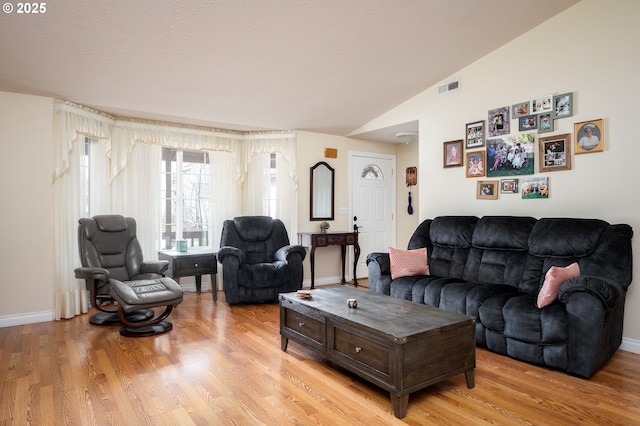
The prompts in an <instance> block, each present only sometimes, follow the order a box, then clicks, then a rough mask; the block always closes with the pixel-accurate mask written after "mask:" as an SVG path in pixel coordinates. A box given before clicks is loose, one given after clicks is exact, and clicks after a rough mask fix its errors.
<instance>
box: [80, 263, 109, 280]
mask: <svg viewBox="0 0 640 426" xmlns="http://www.w3.org/2000/svg"><path fill="white" fill-rule="evenodd" d="M73 272H74V273H75V275H76V278H78V279H81V280H96V281H103V282H109V275H110V274H109V271H108V270H106V269H104V268H93V267H87V266H83V267H81V268H76V269H74V270H73Z"/></svg>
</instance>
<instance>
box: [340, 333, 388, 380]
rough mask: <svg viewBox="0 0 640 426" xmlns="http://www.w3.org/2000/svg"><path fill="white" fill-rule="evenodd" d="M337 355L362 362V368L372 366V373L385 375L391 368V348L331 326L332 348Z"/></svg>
mask: <svg viewBox="0 0 640 426" xmlns="http://www.w3.org/2000/svg"><path fill="white" fill-rule="evenodd" d="M332 349H333V350H334V351H336V352H337V355H343V356H345V357H347V358H348V359H349V360H353V361H355V362H357V363H362V364H364V365H365V366H364V369H366V368H367V367H369V368H372V369H374V370H376V371H373V372H371V373H373V374H374V375H378V374H379V373H380V372H382V373H383V374H384V375H385V376H388V375H389V374H390V370H391V348H390V347H389V346H385V345H381V344H379V343H376V342H373V341H371V340H370V339H367V338H365V337H363V336H360V335H358V334H354V333H351V332H349V331H347V330H343V329H342V328H339V327H334V328H333V348H332Z"/></svg>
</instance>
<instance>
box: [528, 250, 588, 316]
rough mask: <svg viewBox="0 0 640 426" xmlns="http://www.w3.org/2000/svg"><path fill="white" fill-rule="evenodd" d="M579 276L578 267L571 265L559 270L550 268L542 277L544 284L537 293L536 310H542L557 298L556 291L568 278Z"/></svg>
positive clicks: (555, 267) (553, 267)
mask: <svg viewBox="0 0 640 426" xmlns="http://www.w3.org/2000/svg"><path fill="white" fill-rule="evenodd" d="M579 276H580V266H579V265H578V264H577V263H575V262H574V263H572V264H571V265H569V266H566V267H564V268H561V267H559V266H552V267H551V268H549V270H548V271H547V274H546V275H545V276H544V283H543V284H542V288H541V289H540V293H538V302H537V304H538V308H539V309H542V308H544V307H545V306H547V305H550V304H551V302H553V301H554V300H556V299H557V298H558V289H559V288H560V286H561V285H562V284H564V282H565V281H567V280H568V279H569V278H574V277H579Z"/></svg>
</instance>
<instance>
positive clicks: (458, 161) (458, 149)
mask: <svg viewBox="0 0 640 426" xmlns="http://www.w3.org/2000/svg"><path fill="white" fill-rule="evenodd" d="M442 151H443V153H444V157H443V159H442V161H443V163H442V165H443V167H461V166H462V139H461V140H459V141H451V142H445V143H444V148H443V150H442Z"/></svg>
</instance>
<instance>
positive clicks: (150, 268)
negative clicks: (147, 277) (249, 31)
mask: <svg viewBox="0 0 640 426" xmlns="http://www.w3.org/2000/svg"><path fill="white" fill-rule="evenodd" d="M167 269H169V261H168V260H147V261H144V262H142V265H140V273H141V274H158V275H164V273H165V272H167Z"/></svg>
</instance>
